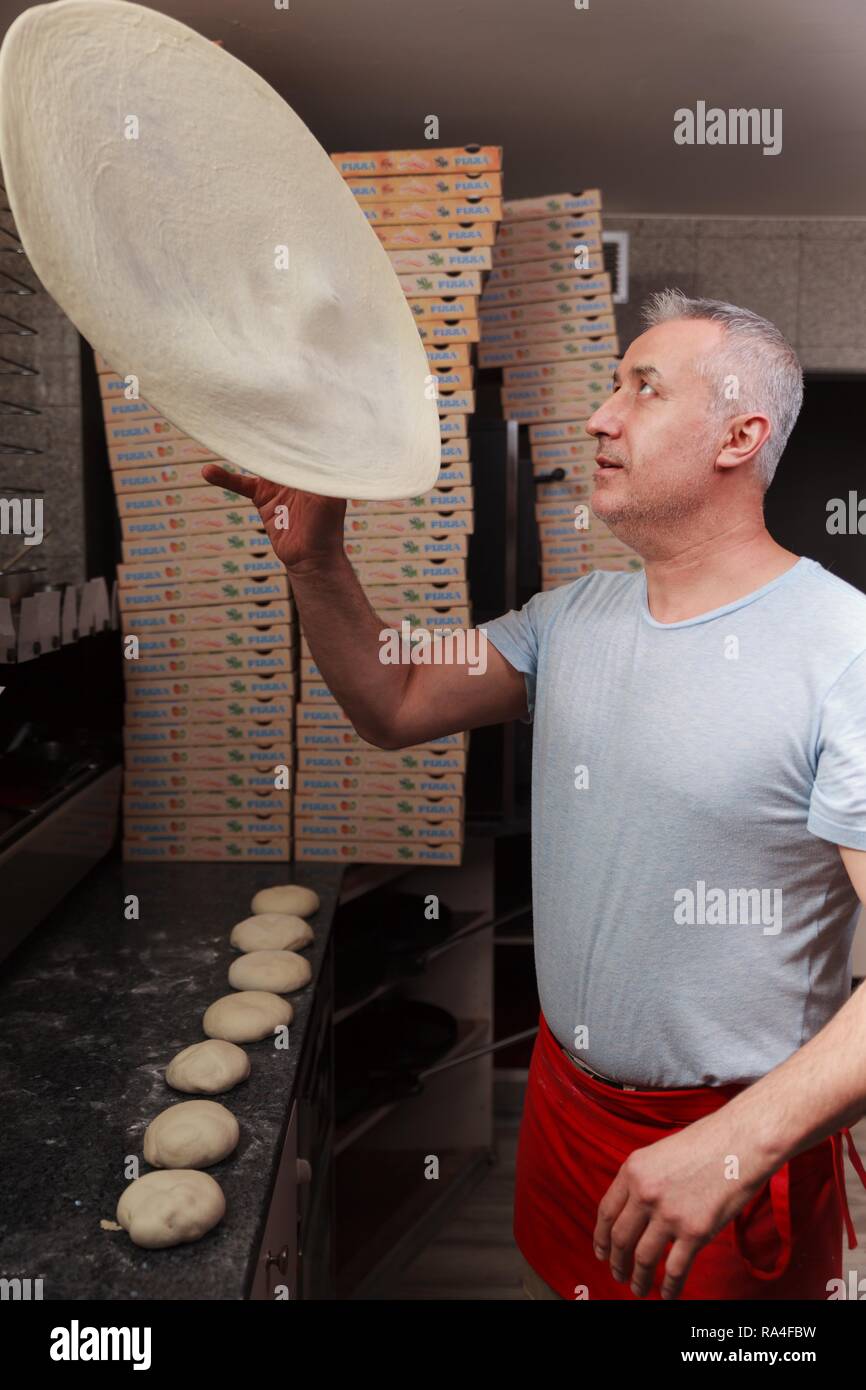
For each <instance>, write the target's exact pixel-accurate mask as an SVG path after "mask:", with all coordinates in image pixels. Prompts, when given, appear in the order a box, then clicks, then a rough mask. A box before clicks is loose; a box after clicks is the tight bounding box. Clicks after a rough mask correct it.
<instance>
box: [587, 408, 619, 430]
mask: <svg viewBox="0 0 866 1390" xmlns="http://www.w3.org/2000/svg"><path fill="white" fill-rule="evenodd" d="M584 429H585V430H586V432H587V434H591V435H592V436H593V438H594V439H595V438H597V437H598V436H599V435H601V434H605V435H608V436H609V437H610V438H611V439H615V438H616V437H617V435H618V434H619V424H618V423H617V419H616V411H615V410H614V407H613V401H611V400H606V401H605V402H604V404H603V405H600V406H599V408H598V410H596V411H594V412H593V413H592V415H590V417H589V419H588V420H587V422H586V424H585V425H584Z"/></svg>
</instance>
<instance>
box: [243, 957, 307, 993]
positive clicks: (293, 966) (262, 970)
mask: <svg viewBox="0 0 866 1390" xmlns="http://www.w3.org/2000/svg"><path fill="white" fill-rule="evenodd" d="M312 977H313V972H312V970H311V968H310V962H309V961H308V960H307V959H306V958H305V957H304V956H299V955H296V953H295V952H294V951H248V952H247V954H246V955H243V956H238V958H237V960H233V961H232V963H231V965H230V966H229V984H230V985H231V986H232V988H233V989H267V990H273V992H274V994H288V993H289V992H290V991H291V990H293V989H303V988H304V985H308V984H309V983H310V980H311V979H312Z"/></svg>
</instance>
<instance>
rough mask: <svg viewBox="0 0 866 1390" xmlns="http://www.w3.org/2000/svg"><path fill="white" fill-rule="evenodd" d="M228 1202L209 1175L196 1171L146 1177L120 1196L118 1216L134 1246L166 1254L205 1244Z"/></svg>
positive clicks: (146, 1174) (183, 1170)
mask: <svg viewBox="0 0 866 1390" xmlns="http://www.w3.org/2000/svg"><path fill="white" fill-rule="evenodd" d="M225 1209H226V1199H225V1197H224V1196H223V1190H222V1188H221V1187H220V1185H219V1183H218V1182H215V1181H214V1179H213V1178H212V1177H211V1176H210V1174H209V1173H199V1172H197V1171H196V1170H194V1169H192V1168H176V1169H175V1170H174V1171H173V1172H164V1173H145V1175H144V1177H143V1178H136V1180H135V1182H132V1183H130V1184H129V1187H127V1188H126V1190H125V1191H124V1192H122V1193H121V1195H120V1201H119V1202H118V1203H117V1211H116V1212H115V1215H116V1217H117V1219H118V1221H119V1222H120V1225H121V1226H122V1227H123V1229H124V1230H125V1231H128V1232H129V1238H130V1240H131V1241H132V1242H133V1244H134V1245H143V1246H145V1248H146V1249H148V1250H164V1249H165V1248H166V1246H168V1245H183V1244H184V1242H185V1241H188V1240H201V1238H202V1236H203V1235H207V1232H208V1231H211V1230H213V1228H214V1226H216V1225H217V1223H218V1222H220V1221H222V1219H223V1216H224V1215H225Z"/></svg>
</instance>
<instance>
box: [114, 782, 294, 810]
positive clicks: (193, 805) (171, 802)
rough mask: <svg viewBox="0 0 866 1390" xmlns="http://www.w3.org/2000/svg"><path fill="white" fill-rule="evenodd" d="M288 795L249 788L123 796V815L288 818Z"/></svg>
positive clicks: (289, 799) (290, 807)
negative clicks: (275, 815) (272, 813)
mask: <svg viewBox="0 0 866 1390" xmlns="http://www.w3.org/2000/svg"><path fill="white" fill-rule="evenodd" d="M291 809H292V794H291V792H288V791H279V792H278V791H274V789H273V788H271V790H270V791H261V792H257V791H252V790H250V789H249V788H241V789H239V790H234V791H232V790H223V791H209V792H183V793H179V794H178V793H174V794H171V793H169V794H168V795H163V796H149V795H147V794H143V793H135V794H134V795H133V794H129V795H125V796H124V798H123V814H124V816H166V815H168V816H175V815H181V816H230V815H236V814H241V815H244V814H246V815H257V814H265V813H269V812H278V813H279V814H281V815H287V816H288V815H290V814H291Z"/></svg>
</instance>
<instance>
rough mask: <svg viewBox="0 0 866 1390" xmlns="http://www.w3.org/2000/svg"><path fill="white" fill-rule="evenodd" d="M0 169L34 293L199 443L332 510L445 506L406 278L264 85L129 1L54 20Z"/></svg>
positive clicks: (29, 68) (14, 73)
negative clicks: (341, 505) (400, 503)
mask: <svg viewBox="0 0 866 1390" xmlns="http://www.w3.org/2000/svg"><path fill="white" fill-rule="evenodd" d="M287 32H288V31H287ZM287 42H290V39H287ZM132 121H137V123H138V125H137V138H133V139H130V138H128V134H129V133H130V132H132V131H134V130H135V129H136V127H135V126H133V125H132V124H131V122H132ZM0 160H2V164H3V172H4V175H5V184H6V190H7V193H8V197H9V202H10V206H11V208H12V213H13V216H14V218H15V222H16V225H17V228H18V232H19V235H20V237H21V240H22V242H23V244H24V249H25V251H26V253H27V256H28V258H29V260H30V263H31V265H32V267H33V270H34V271H35V273H36V275H37V276H38V277H39V279H40V280H41V282H42V284H43V285H44V286H45V288H46V290H47V291H48V293H49V294H50V295H52V296H53V298H54V299H55V300H56V301H57V303H58V304H59V305H60V307H61V309H62V310H63V311H64V313H66V314H67V315H68V316H69V318H70V319H71V320H72V322H73V323H74V324H75V326H76V327H77V328H78V329H79V331H80V332H81V333H82V334H83V336H84V337H85V338H86V339H87V341H88V342H89V343H90V344H91V345H92V346H93V347H94V348H96V349H97V351H98V352H100V353H101V354H102V355H103V357H105V358H106V360H107V361H108V362H110V364H111V366H112V367H113V369H114V370H115V371H116V372H118V373H120V374H121V375H122V376H125V375H127V374H128V373H134V374H135V375H136V376H137V378H138V382H139V394H140V395H141V397H142V398H143V399H144V400H146V401H147V402H148V403H149V404H150V405H152V406H153V407H154V408H155V409H156V410H158V411H159V412H160V413H161V414H163V415H165V416H166V417H167V418H168V419H169V420H171V421H172V422H173V423H174V424H175V425H176V426H177V427H178V428H179V429H181V430H183V431H185V433H187V434H189V435H191V436H192V438H193V439H195V440H197V441H198V442H199V443H201V444H203V445H205V446H206V447H207V448H209V449H211V450H212V451H213V453H214V454H215V455H216V456H217V457H220V458H225V459H229V460H230V461H232V462H233V463H235V464H238V465H240V466H241V467H242V468H245V469H247V470H249V472H251V473H255V474H258V475H259V476H261V477H263V478H269V479H271V481H273V482H276V483H281V484H284V485H288V486H293V487H300V488H303V489H305V490H306V491H308V492H316V493H320V494H322V495H324V496H328V497H352V498H390V497H411V496H415V495H416V494H419V493H422V492H426V491H428V490H429V489H430V488H432V487H433V485H434V483H435V482H436V478H437V475H438V472H439V461H440V443H439V418H438V414H437V408H436V402H435V399H428V398H427V397H428V394H429V393H428V392H427V391H426V389H425V381H426V378H427V375H428V372H429V370H430V369H429V365H428V361H427V355H426V353H425V351H424V347H423V345H422V342H421V338H420V336H419V334H418V330H417V328H416V326H415V322H414V320H413V318H412V313H411V310H410V309H409V306H408V304H407V303H406V299H405V296H404V294H403V291H402V289H401V288H400V284H399V281H398V279H397V276H396V275H395V273H394V271H393V269H392V267H391V263H390V261H389V259H388V256H387V253H386V252H385V251H384V249H383V248H382V246H381V244H380V243H379V240H378V238H377V237H376V235H375V233H374V232H373V230H372V228H371V227H370V226H369V225H368V223H367V221H366V218H365V217H364V214H363V212H362V211H361V209H360V207H359V206H358V204H357V202H356V200H355V198H354V196H353V194H352V193H351V192H350V190H349V188H348V187H347V186H346V184H345V183H344V181H343V179H342V178H341V176H340V175H339V173H338V172H337V170H336V168H335V167H334V165H333V164H332V162H331V160H330V159H329V158H328V156H327V154H326V153H325V151H324V150H323V149H322V147H321V145H319V143H318V141H317V140H315V138H314V137H313V135H312V134H311V133H310V131H309V130H308V129H307V127H306V126H305V125H304V123H303V122H302V121H301V120H300V119H299V118H298V117H297V116H296V115H295V113H294V112H293V111H292V110H291V108H290V107H289V106H287V105H286V103H285V102H284V101H283V99H282V98H281V97H280V96H278V95H277V93H276V92H275V91H274V90H273V88H272V87H270V86H269V85H268V84H267V83H266V82H265V81H264V80H263V79H262V78H261V77H259V76H258V75H257V74H256V73H255V72H253V71H252V69H251V68H248V67H247V66H246V65H245V64H244V63H241V62H239V61H238V60H237V59H236V58H233V57H232V56H231V54H229V53H226V52H225V50H224V49H222V48H220V47H218V46H217V45H216V44H214V43H211V41H210V40H209V39H206V38H203V37H202V36H201V35H200V34H197V33H195V31H194V30H192V29H189V28H187V26H186V25H184V24H179V23H178V22H177V21H176V20H174V19H169V18H168V17H167V16H166V15H163V14H159V13H158V12H157V11H156V10H150V9H145V8H144V7H143V6H141V5H135V4H129V3H126V0H58V3H56V4H51V5H36V6H34V7H33V8H31V9H28V10H25V11H24V13H23V14H21V15H19V17H18V18H17V19H16V20H15V21H14V23H13V24H12V25H11V26H10V28H9V30H8V32H7V34H6V38H5V41H4V43H3V47H2V51H0ZM280 248H286V253H285V254H287V257H288V269H278V268H277V264H276V261H277V258H278V257H279V256H280V255H281V254H283V253H282V252H281V251H280ZM214 495H215V496H216V494H214Z"/></svg>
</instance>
